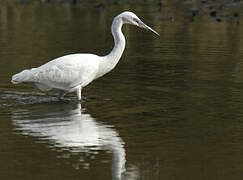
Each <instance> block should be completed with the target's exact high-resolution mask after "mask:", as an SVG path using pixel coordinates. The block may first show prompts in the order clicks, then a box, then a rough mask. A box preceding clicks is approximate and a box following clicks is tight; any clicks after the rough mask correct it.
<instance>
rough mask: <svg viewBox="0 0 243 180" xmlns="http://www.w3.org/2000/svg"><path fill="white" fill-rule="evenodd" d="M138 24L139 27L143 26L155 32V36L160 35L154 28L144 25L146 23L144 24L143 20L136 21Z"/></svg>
mask: <svg viewBox="0 0 243 180" xmlns="http://www.w3.org/2000/svg"><path fill="white" fill-rule="evenodd" d="M138 26H139V27H141V28H144V29H146V30H148V31H151V32H153V33H154V34H156V35H157V36H160V35H159V33H157V32H156V31H155V30H153V29H152V28H151V27H149V26H148V25H146V24H145V23H144V22H142V21H140V22H139V23H138Z"/></svg>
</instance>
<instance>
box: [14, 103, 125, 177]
mask: <svg viewBox="0 0 243 180" xmlns="http://www.w3.org/2000/svg"><path fill="white" fill-rule="evenodd" d="M75 106H76V107H75V108H74V109H73V107H71V108H70V104H65V103H63V104H61V105H60V104H59V105H57V104H54V105H53V104H52V105H47V106H45V108H43V106H42V108H37V110H34V111H33V110H31V111H30V110H21V111H15V112H12V120H13V121H12V122H13V124H14V125H15V126H16V130H17V132H19V133H21V134H24V135H29V136H34V137H38V138H39V139H44V140H45V141H48V143H49V144H50V145H51V146H54V147H58V148H59V149H60V148H63V149H65V150H68V151H70V152H71V153H72V152H75V153H76V152H85V153H89V154H92V153H93V152H94V151H96V152H97V151H98V150H109V151H110V152H112V154H113V160H112V176H113V178H118V179H119V178H120V177H121V176H122V173H123V172H125V161H126V159H125V149H124V147H123V144H124V142H123V140H122V139H121V138H120V137H119V135H118V133H117V132H116V130H115V129H114V128H111V126H107V125H104V124H102V123H100V122H97V121H96V120H95V119H94V118H92V117H91V116H90V114H87V113H86V112H83V113H82V109H81V105H80V104H77V105H75ZM40 109H41V110H40ZM50 111H51V112H50Z"/></svg>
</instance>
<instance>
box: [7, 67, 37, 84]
mask: <svg viewBox="0 0 243 180" xmlns="http://www.w3.org/2000/svg"><path fill="white" fill-rule="evenodd" d="M32 77H33V72H32V69H30V70H29V69H27V70H23V71H21V72H20V73H17V74H15V75H13V76H12V80H11V82H12V83H13V84H19V83H22V82H32V81H33V78H32Z"/></svg>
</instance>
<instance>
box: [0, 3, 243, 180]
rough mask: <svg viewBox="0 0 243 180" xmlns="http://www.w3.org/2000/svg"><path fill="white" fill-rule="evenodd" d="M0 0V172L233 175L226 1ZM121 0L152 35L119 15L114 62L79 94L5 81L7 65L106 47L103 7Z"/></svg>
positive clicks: (234, 123) (235, 116)
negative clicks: (77, 98)
mask: <svg viewBox="0 0 243 180" xmlns="http://www.w3.org/2000/svg"><path fill="white" fill-rule="evenodd" d="M3 2H5V1H3ZM3 2H2V4H1V6H0V13H1V14H0V23H1V25H0V46H1V49H0V58H1V61H0V63H1V71H0V82H1V83H0V129H1V130H0V141H1V146H0V178H1V179H26V180H28V179H87V180H88V179H102V180H103V179H148V180H151V179H158V180H160V179H185V180H188V179H199V180H200V179H202V180H204V179H209V180H210V179H212V180H216V179H218V180H224V179H225V180H228V179H241V178H242V175H243V173H242V169H243V155H242V152H243V120H242V119H243V95H242V90H243V78H242V77H243V74H242V72H243V65H242V64H243V62H242V59H243V48H242V47H243V46H242V40H243V37H242V33H241V31H242V23H240V17H235V16H234V13H235V12H237V13H241V9H240V8H239V7H238V5H237V6H234V8H228V7H231V6H230V5H228V6H225V7H226V8H225V9H223V10H221V11H217V13H218V14H219V16H217V17H212V16H211V15H210V14H209V13H210V8H209V7H208V6H206V5H207V4H206V5H200V4H198V3H197V4H193V3H192V2H189V1H188V2H186V3H179V2H176V3H175V4H173V3H171V1H169V2H167V1H164V2H163V3H164V4H163V5H162V6H159V5H158V4H156V3H154V2H153V3H152V2H150V1H149V2H142V3H141V2H140V3H138V4H136V5H135V4H132V3H130V4H129V3H124V4H120V5H117V4H108V5H106V6H100V5H99V4H98V5H99V6H97V4H91V5H90V4H88V5H87V4H83V5H72V4H70V3H61V4H60V3H40V2H34V3H29V4H21V3H7V2H5V3H3ZM175 5H176V6H175ZM199 5H200V6H199ZM209 5H211V6H216V5H215V4H209ZM124 10H132V11H134V12H136V14H137V15H138V16H139V17H141V19H142V20H143V21H144V22H145V23H147V24H149V25H150V26H151V27H153V28H154V29H155V30H157V31H158V32H159V33H160V35H161V36H160V38H157V37H156V36H154V35H153V34H152V33H149V32H147V31H143V30H141V29H138V28H136V27H131V26H128V25H126V26H125V27H124V28H123V32H124V34H125V36H126V40H127V44H126V50H125V52H124V54H123V56H122V59H121V61H120V62H119V64H118V66H117V67H116V68H115V70H113V71H112V72H111V73H109V74H107V75H106V76H104V77H102V78H100V79H98V80H96V81H95V82H93V83H92V84H90V85H89V86H88V87H86V88H85V89H84V90H83V93H82V94H83V101H82V103H81V104H79V103H78V104H77V103H75V102H74V101H73V99H74V97H73V95H72V94H71V95H69V96H67V97H66V99H65V101H64V102H59V101H58V99H57V97H56V94H55V93H54V94H45V93H43V92H40V91H38V90H35V89H34V88H33V87H31V86H29V85H24V84H20V85H16V86H14V85H12V84H11V83H10V79H11V76H12V75H13V74H14V73H17V72H19V71H21V70H22V69H25V68H31V67H36V66H39V65H41V64H43V63H45V62H47V61H49V60H51V59H53V58H55V57H58V56H62V55H65V54H69V53H79V52H90V53H96V54H99V55H104V54H107V53H108V52H109V51H110V50H111V49H112V46H113V41H112V36H111V33H110V25H111V21H112V18H113V16H115V15H117V14H119V13H120V12H122V11H124ZM192 12H198V13H196V15H194V14H193V13H192ZM216 18H221V21H219V20H217V19H216Z"/></svg>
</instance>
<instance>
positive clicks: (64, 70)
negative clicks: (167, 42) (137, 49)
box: [12, 11, 159, 100]
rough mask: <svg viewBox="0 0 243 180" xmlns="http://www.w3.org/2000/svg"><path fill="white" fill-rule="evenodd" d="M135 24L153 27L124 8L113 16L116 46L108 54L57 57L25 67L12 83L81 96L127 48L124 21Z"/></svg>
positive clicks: (62, 94)
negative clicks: (83, 89) (42, 63)
mask: <svg viewBox="0 0 243 180" xmlns="http://www.w3.org/2000/svg"><path fill="white" fill-rule="evenodd" d="M125 23H127V24H133V25H136V26H138V27H141V28H144V29H147V30H150V31H152V32H154V33H155V34H157V35H159V34H158V33H157V32H156V31H154V30H153V29H152V28H150V27H149V26H147V25H146V24H144V23H143V22H142V21H141V20H140V19H139V18H138V17H137V16H136V15H135V14H134V13H132V12H127V11H126V12H123V13H121V14H119V15H118V16H116V17H115V18H114V19H113V23H112V26H111V31H112V35H113V37H114V43H115V45H114V48H113V49H112V51H111V52H110V53H109V54H108V55H106V56H97V55H94V54H70V55H66V56H62V57H59V58H56V59H54V60H52V61H50V62H48V63H46V64H44V65H42V66H40V67H38V68H32V69H27V70H23V71H22V72H20V73H18V74H15V75H13V76H12V83H14V84H18V83H22V82H25V83H33V84H34V85H35V86H36V87H37V88H38V89H40V90H42V91H50V90H58V91H59V92H60V98H62V97H63V96H64V95H65V94H66V93H68V92H76V93H77V97H78V100H81V90H82V88H83V87H85V86H86V85H88V84H89V83H90V82H92V81H93V80H94V79H97V78H99V77H101V76H103V75H104V74H106V73H108V72H109V71H111V70H112V69H113V68H114V67H115V66H116V64H117V63H118V61H119V59H120V58H121V56H122V53H123V51H124V49H125V38H124V35H123V34H122V31H121V28H122V25H123V24H125Z"/></svg>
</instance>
